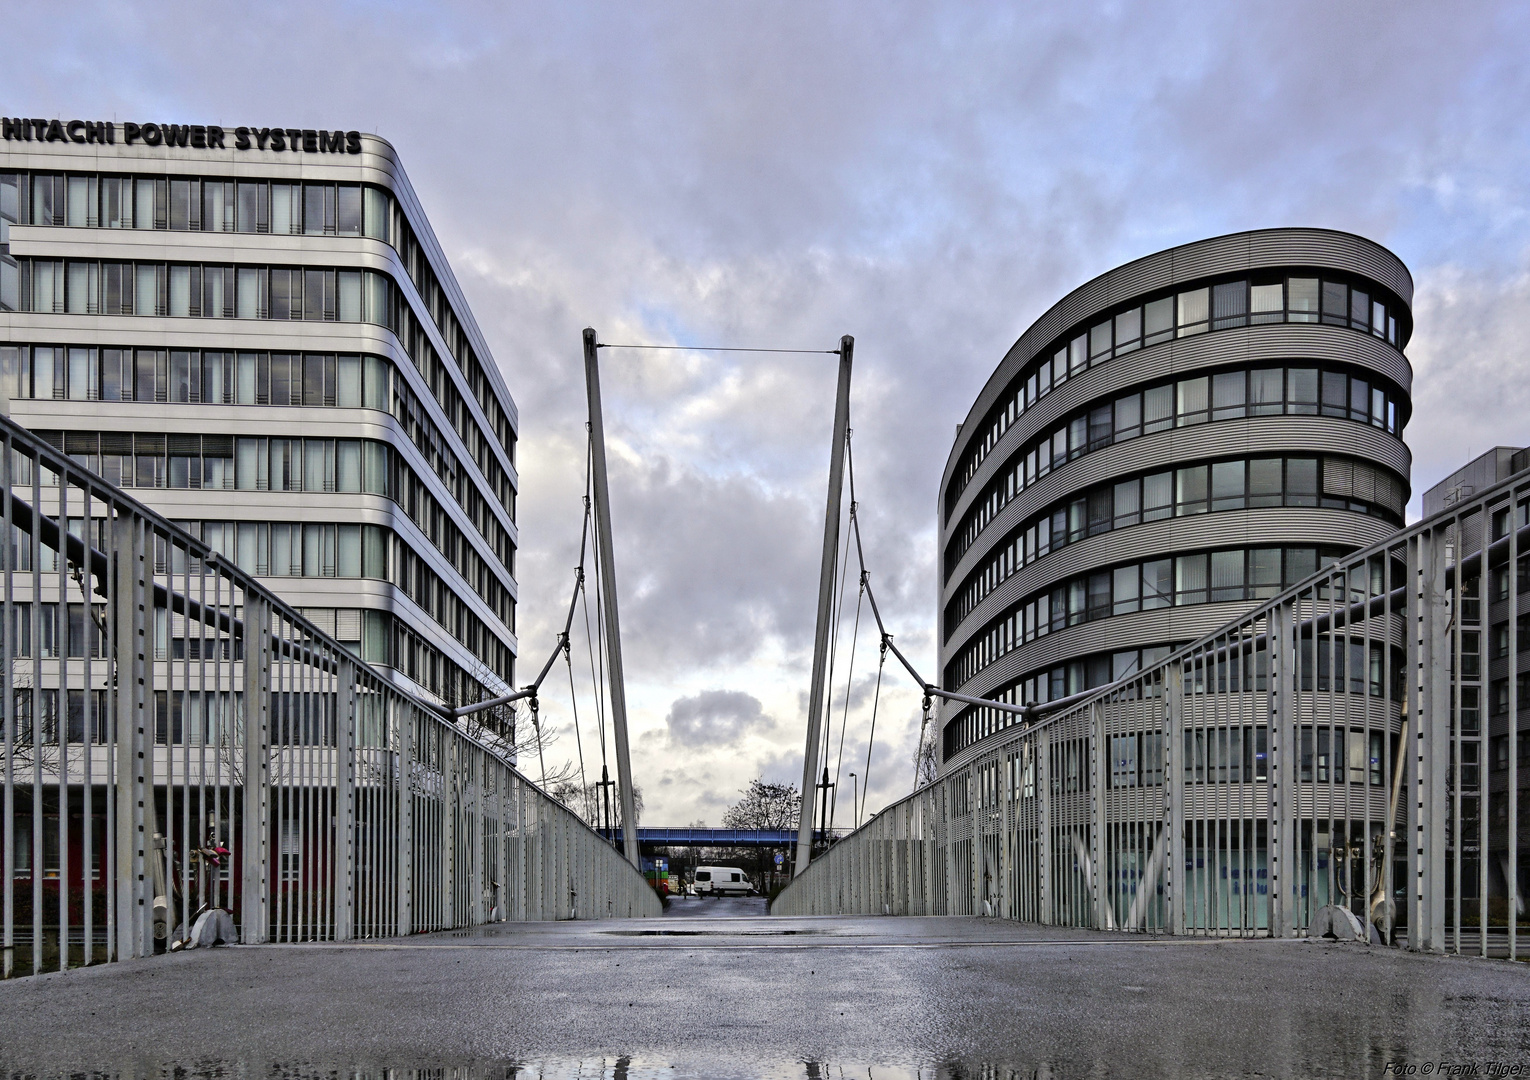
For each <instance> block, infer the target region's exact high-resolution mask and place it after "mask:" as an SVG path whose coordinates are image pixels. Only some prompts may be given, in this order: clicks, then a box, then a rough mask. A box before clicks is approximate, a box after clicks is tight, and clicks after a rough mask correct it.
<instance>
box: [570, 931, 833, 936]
mask: <svg viewBox="0 0 1530 1080" xmlns="http://www.w3.org/2000/svg"><path fill="white" fill-rule="evenodd" d="M598 932H599V933H602V934H610V935H612V936H613V937H800V936H802V935H804V934H833V936H834V937H854V936H856V935H854V934H838V933H833V931H829V930H601V931H598Z"/></svg>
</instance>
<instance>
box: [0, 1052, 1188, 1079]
mask: <svg viewBox="0 0 1530 1080" xmlns="http://www.w3.org/2000/svg"><path fill="white" fill-rule="evenodd" d="M1065 1075H1072V1072H1071V1071H1069V1070H1067V1069H1064V1068H1063V1067H1061V1066H1052V1065H1049V1064H1047V1063H1042V1064H1040V1065H1035V1064H1031V1065H1026V1066H1025V1067H1024V1068H1011V1067H1009V1066H1005V1065H994V1064H990V1063H969V1062H948V1063H937V1064H930V1065H899V1064H867V1063H865V1062H840V1061H833V1060H829V1061H792V1060H778V1061H742V1062H738V1061H736V1062H727V1061H715V1060H709V1061H705V1062H696V1061H680V1062H670V1061H666V1060H664V1059H662V1058H657V1057H656V1058H638V1057H590V1058H552V1059H542V1060H536V1061H525V1062H517V1063H495V1064H490V1065H466V1066H464V1065H446V1066H435V1067H430V1066H425V1067H421V1066H420V1065H418V1063H411V1064H410V1065H407V1066H404V1067H393V1066H378V1065H367V1066H359V1067H358V1066H348V1065H339V1066H319V1065H294V1064H285V1063H278V1064H271V1065H266V1066H259V1065H255V1066H252V1065H250V1064H249V1063H247V1062H233V1061H199V1062H189V1063H188V1062H164V1063H159V1064H155V1065H148V1064H142V1063H140V1064H136V1065H134V1066H130V1067H124V1068H111V1069H92V1070H87V1071H82V1070H70V1071H69V1072H67V1073H63V1072H60V1073H48V1072H36V1071H28V1072H14V1071H11V1070H0V1077H4V1078H5V1080H1022V1078H1023V1080H1037V1078H1051V1077H1062V1076H1065ZM1207 1075H1209V1074H1207Z"/></svg>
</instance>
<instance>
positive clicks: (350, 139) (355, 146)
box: [345, 131, 361, 154]
mask: <svg viewBox="0 0 1530 1080" xmlns="http://www.w3.org/2000/svg"><path fill="white" fill-rule="evenodd" d="M345 152H346V153H347V154H359V153H361V132H359V131H347V132H346V133H345Z"/></svg>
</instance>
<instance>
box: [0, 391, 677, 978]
mask: <svg viewBox="0 0 1530 1080" xmlns="http://www.w3.org/2000/svg"><path fill="white" fill-rule="evenodd" d="M0 512H3V518H4V520H3V528H4V535H5V536H6V537H7V538H8V542H7V543H5V544H3V545H0V574H3V582H0V705H3V731H0V769H3V783H4V822H3V829H4V831H3V836H0V847H3V861H0V878H3V886H4V888H3V928H0V929H3V965H4V967H3V973H4V975H6V976H10V975H12V974H26V973H35V972H38V971H43V970H61V969H65V968H68V967H72V966H77V965H82V964H91V963H99V962H103V961H110V960H117V959H122V958H126V957H136V956H144V955H148V954H150V953H152V952H155V951H157V950H158V949H162V948H165V947H166V946H167V944H168V943H174V942H177V941H181V940H184V939H186V938H187V937H188V936H189V932H190V929H191V928H193V927H194V926H195V924H196V920H197V919H198V918H199V916H200V914H201V913H202V912H204V911H206V910H209V909H222V910H224V911H227V912H228V913H230V915H231V916H232V921H233V923H234V924H236V926H237V934H238V938H239V940H241V941H243V942H263V941H314V940H338V941H345V940H350V939H355V938H378V937H389V936H396V935H402V934H409V933H414V932H419V931H425V930H438V929H446V928H452V927H462V926H471V925H476V924H480V923H485V922H493V921H498V920H520V919H562V918H570V917H577V918H604V917H610V916H641V915H657V914H658V913H659V911H660V902H659V899H658V897H657V896H656V895H655V894H654V892H653V890H652V889H651V888H650V887H649V886H648V884H647V883H646V882H645V881H644V880H643V878H642V876H641V875H640V874H639V873H638V872H637V870H635V869H634V868H633V867H632V865H631V864H629V863H628V862H627V861H626V860H625V859H623V858H622V856H621V855H620V854H619V853H618V852H617V851H616V850H615V849H613V848H612V846H611V845H610V844H609V843H607V842H606V841H604V840H602V839H601V838H600V837H599V836H597V835H596V834H595V832H594V831H592V830H591V829H589V828H588V827H587V826H586V825H585V824H584V823H583V822H582V821H581V820H579V818H577V817H576V816H575V815H574V814H573V813H571V812H570V811H568V810H567V809H566V808H565V807H563V806H562V805H561V804H560V803H557V802H555V801H554V800H552V799H550V798H549V797H548V796H546V795H545V794H543V793H542V792H541V791H540V790H539V789H537V788H536V787H535V786H534V785H533V784H532V783H531V782H529V781H528V780H526V779H525V778H524V777H523V776H521V775H520V774H519V773H518V772H517V771H516V770H515V769H514V768H512V767H511V765H510V764H509V761H508V760H507V759H506V757H504V756H503V755H502V754H501V753H500V752H499V750H498V748H497V747H496V746H494V745H493V742H492V739H489V740H487V741H486V740H484V739H480V738H475V737H473V736H472V735H470V734H469V733H468V732H467V731H465V730H463V728H462V727H460V726H458V725H457V724H455V723H453V722H452V721H451V720H449V719H448V718H447V717H446V716H444V715H443V711H444V710H442V709H441V708H440V707H439V706H436V705H433V704H431V703H429V702H427V701H424V700H422V699H419V698H416V697H413V696H411V695H409V694H407V693H405V692H403V691H401V690H400V689H399V688H398V687H397V686H396V685H394V684H393V683H391V682H390V681H389V679H388V677H387V676H386V675H385V674H384V673H382V672H380V671H378V670H376V669H374V668H372V667H370V666H369V665H367V664H365V663H363V662H362V661H361V660H359V659H358V658H357V656H356V655H355V653H353V652H352V651H351V650H350V649H348V648H347V647H346V646H344V645H342V644H341V643H340V642H339V641H337V640H335V639H334V638H333V637H331V636H329V635H327V634H325V633H323V632H321V631H320V630H319V629H318V628H317V627H315V626H314V625H313V624H312V623H311V622H309V621H308V620H307V619H305V618H304V617H303V616H302V615H301V614H300V613H299V612H298V611H296V610H295V609H293V608H291V607H289V606H287V605H286V604H284V603H282V602H281V601H280V600H279V599H277V598H276V596H275V595H274V594H272V593H271V592H270V591H269V590H268V589H266V588H264V587H263V586H261V585H260V584H259V583H257V582H256V581H255V580H254V579H253V578H252V577H251V576H250V575H248V574H246V573H244V572H242V571H240V570H239V569H238V568H236V567H235V566H233V565H231V564H230V563H229V562H228V561H227V560H225V559H223V558H220V557H219V556H218V555H217V554H215V553H214V552H213V551H212V550H211V549H210V548H208V547H207V546H206V545H204V544H202V543H200V542H199V541H198V540H196V539H195V538H194V537H192V536H191V535H189V534H188V533H186V532H184V531H182V530H181V529H179V528H177V527H175V526H174V525H173V524H171V523H170V522H169V521H167V520H165V519H164V518H163V517H160V516H159V515H157V514H155V513H153V512H152V511H150V510H148V509H147V508H145V507H144V506H143V505H141V504H140V503H138V502H136V501H134V500H133V499H132V498H130V497H128V496H127V495H125V494H123V492H122V491H121V490H120V489H118V488H116V487H114V486H112V485H110V484H108V483H106V482H105V481H103V480H101V479H100V478H99V477H97V476H95V475H94V474H93V473H91V472H89V471H87V470H86V469H85V468H83V467H82V466H81V465H80V464H79V463H77V462H75V461H74V460H72V459H70V458H67V457H65V456H64V455H63V454H60V453H58V452H57V451H56V450H55V449H54V448H53V447H51V446H50V445H48V444H47V443H45V442H43V441H42V440H40V439H38V438H37V437H36V436H34V435H32V434H31V433H30V432H28V431H27V430H26V429H25V428H22V427H20V426H18V425H16V424H15V423H13V422H11V421H10V420H8V419H5V418H0ZM321 555H322V553H321Z"/></svg>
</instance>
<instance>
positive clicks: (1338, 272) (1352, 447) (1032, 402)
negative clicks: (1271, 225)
mask: <svg viewBox="0 0 1530 1080" xmlns="http://www.w3.org/2000/svg"><path fill="white" fill-rule="evenodd" d="M1411 302H1412V278H1411V277H1410V275H1409V273H1408V271H1407V268H1406V267H1405V266H1403V264H1402V263H1401V261H1399V260H1398V259H1397V257H1396V256H1394V255H1393V254H1392V253H1391V252H1389V251H1387V250H1386V249H1384V248H1382V247H1380V246H1379V245H1376V244H1374V243H1372V242H1370V241H1368V240H1365V239H1363V238H1361V237H1357V236H1353V235H1350V234H1346V233H1339V232H1331V231H1326V230H1318V229H1272V230H1261V231H1257V232H1248V233H1239V234H1234V235H1229V236H1223V237H1217V238H1215V239H1210V240H1205V241H1200V242H1197V243H1193V244H1187V245H1184V246H1182V247H1178V248H1173V249H1170V250H1168V251H1163V252H1159V253H1158V254H1155V255H1150V256H1148V257H1146V258H1143V259H1139V260H1137V261H1135V262H1132V263H1129V264H1127V265H1125V266H1122V267H1119V268H1117V269H1115V270H1112V271H1110V272H1109V273H1106V274H1103V275H1101V276H1100V277H1098V278H1095V279H1094V280H1093V281H1090V282H1089V283H1087V284H1085V285H1083V286H1080V287H1079V288H1078V289H1075V290H1074V291H1073V292H1072V293H1070V294H1069V295H1068V296H1066V297H1064V298H1063V299H1062V300H1060V301H1059V302H1058V303H1057V304H1055V305H1054V306H1053V307H1052V308H1051V309H1050V310H1049V311H1047V312H1046V313H1045V314H1044V315H1042V316H1041V318H1039V319H1037V320H1036V322H1035V323H1034V324H1033V325H1032V326H1031V327H1030V328H1029V329H1028V330H1027V331H1026V332H1025V333H1024V334H1023V335H1022V336H1021V337H1020V339H1019V341H1017V342H1016V343H1015V345H1014V346H1013V347H1012V348H1011V349H1010V350H1009V352H1008V353H1007V354H1006V356H1005V357H1004V359H1003V361H1002V362H1001V363H1000V364H999V366H998V368H997V369H996V370H995V371H994V373H993V375H992V376H991V377H990V378H989V380H988V382H987V384H986V385H985V386H984V388H983V391H982V393H981V394H979V396H978V398H977V400H976V401H975V402H974V403H973V406H972V408H971V410H970V411H969V413H968V415H967V418H966V420H965V422H964V423H963V424H962V425H961V427H960V429H959V430H958V434H957V438H956V442H955V445H954V446H953V448H952V451H951V456H950V458H949V460H948V461H947V464H946V468H945V472H944V474H943V476H942V480H941V487H940V508H939V509H940V522H941V528H940V548H941V587H940V639H939V640H940V653H939V655H940V677H941V679H942V686H943V687H944V688H945V689H947V690H952V691H956V692H960V693H964V694H969V695H973V696H979V697H989V698H993V699H996V700H1001V701H1006V702H1009V703H1011V704H1024V703H1027V702H1047V701H1051V700H1056V699H1058V698H1061V697H1066V696H1068V695H1070V694H1074V693H1079V692H1082V691H1084V690H1086V689H1089V688H1092V687H1097V686H1103V685H1105V684H1107V683H1110V682H1112V681H1114V680H1115V679H1118V678H1121V677H1123V676H1126V675H1129V674H1131V673H1133V672H1136V671H1139V670H1142V669H1143V668H1145V667H1148V666H1151V665H1152V664H1153V663H1154V662H1156V661H1157V660H1158V659H1160V658H1162V657H1164V656H1167V655H1168V654H1169V652H1170V651H1171V649H1172V648H1173V647H1174V646H1176V645H1182V644H1185V643H1186V642H1189V641H1191V640H1194V639H1196V638H1198V637H1200V636H1201V635H1203V634H1205V633H1207V632H1209V631H1211V630H1213V629H1215V628H1216V627H1219V626H1221V625H1223V624H1225V623H1227V622H1228V621H1229V620H1233V619H1236V618H1237V617H1238V616H1239V615H1240V614H1241V613H1242V612H1244V611H1247V610H1249V609H1250V608H1252V607H1254V606H1257V604H1258V603H1259V602H1260V601H1262V600H1265V599H1268V598H1269V597H1272V596H1275V595H1276V594H1277V593H1279V592H1280V591H1281V589H1282V588H1284V587H1287V586H1289V585H1291V584H1294V583H1295V582H1297V581H1299V580H1301V579H1303V578H1305V577H1307V576H1308V575H1310V574H1312V573H1314V572H1315V571H1316V570H1317V569H1318V568H1319V567H1320V566H1323V565H1327V564H1329V563H1331V562H1333V561H1334V560H1336V559H1338V558H1340V557H1342V556H1343V555H1345V554H1347V553H1349V552H1351V551H1354V550H1356V549H1358V548H1361V547H1364V546H1366V545H1369V544H1372V543H1375V542H1377V541H1379V540H1381V539H1383V538H1385V537H1387V536H1389V535H1390V534H1392V533H1393V532H1394V531H1395V530H1396V529H1397V528H1399V527H1400V526H1401V525H1402V524H1403V515H1404V508H1405V506H1406V504H1407V501H1408V498H1409V490H1410V489H1409V468H1410V460H1411V459H1410V455H1409V452H1408V449H1407V447H1406V446H1405V445H1404V444H1403V431H1404V428H1405V426H1406V424H1407V422H1408V418H1409V415H1410V411H1411V401H1410V394H1411V385H1412V370H1411V367H1410V365H1409V363H1408V360H1407V358H1406V357H1405V356H1404V355H1403V349H1404V347H1405V346H1406V344H1407V342H1408V338H1409V336H1410V334H1411V332H1412V316H1411V312H1410V305H1411ZM1014 719H1015V718H1014V715H1013V714H1010V713H1005V712H1001V711H999V710H994V709H987V708H984V707H981V706H970V705H968V706H960V707H955V708H951V707H948V708H947V709H946V710H945V714H944V718H943V723H942V747H941V749H942V753H941V757H942V760H943V762H944V763H945V767H950V766H952V765H954V764H959V763H960V762H962V761H964V760H965V759H966V758H968V757H970V756H971V755H972V754H973V753H974V750H973V748H974V747H976V746H977V745H978V744H980V743H981V742H982V741H983V739H984V738H986V737H987V736H990V735H993V734H995V733H997V732H999V731H1001V730H1003V729H1004V728H1005V727H1006V726H1008V725H1009V724H1011V723H1013V722H1014Z"/></svg>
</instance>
